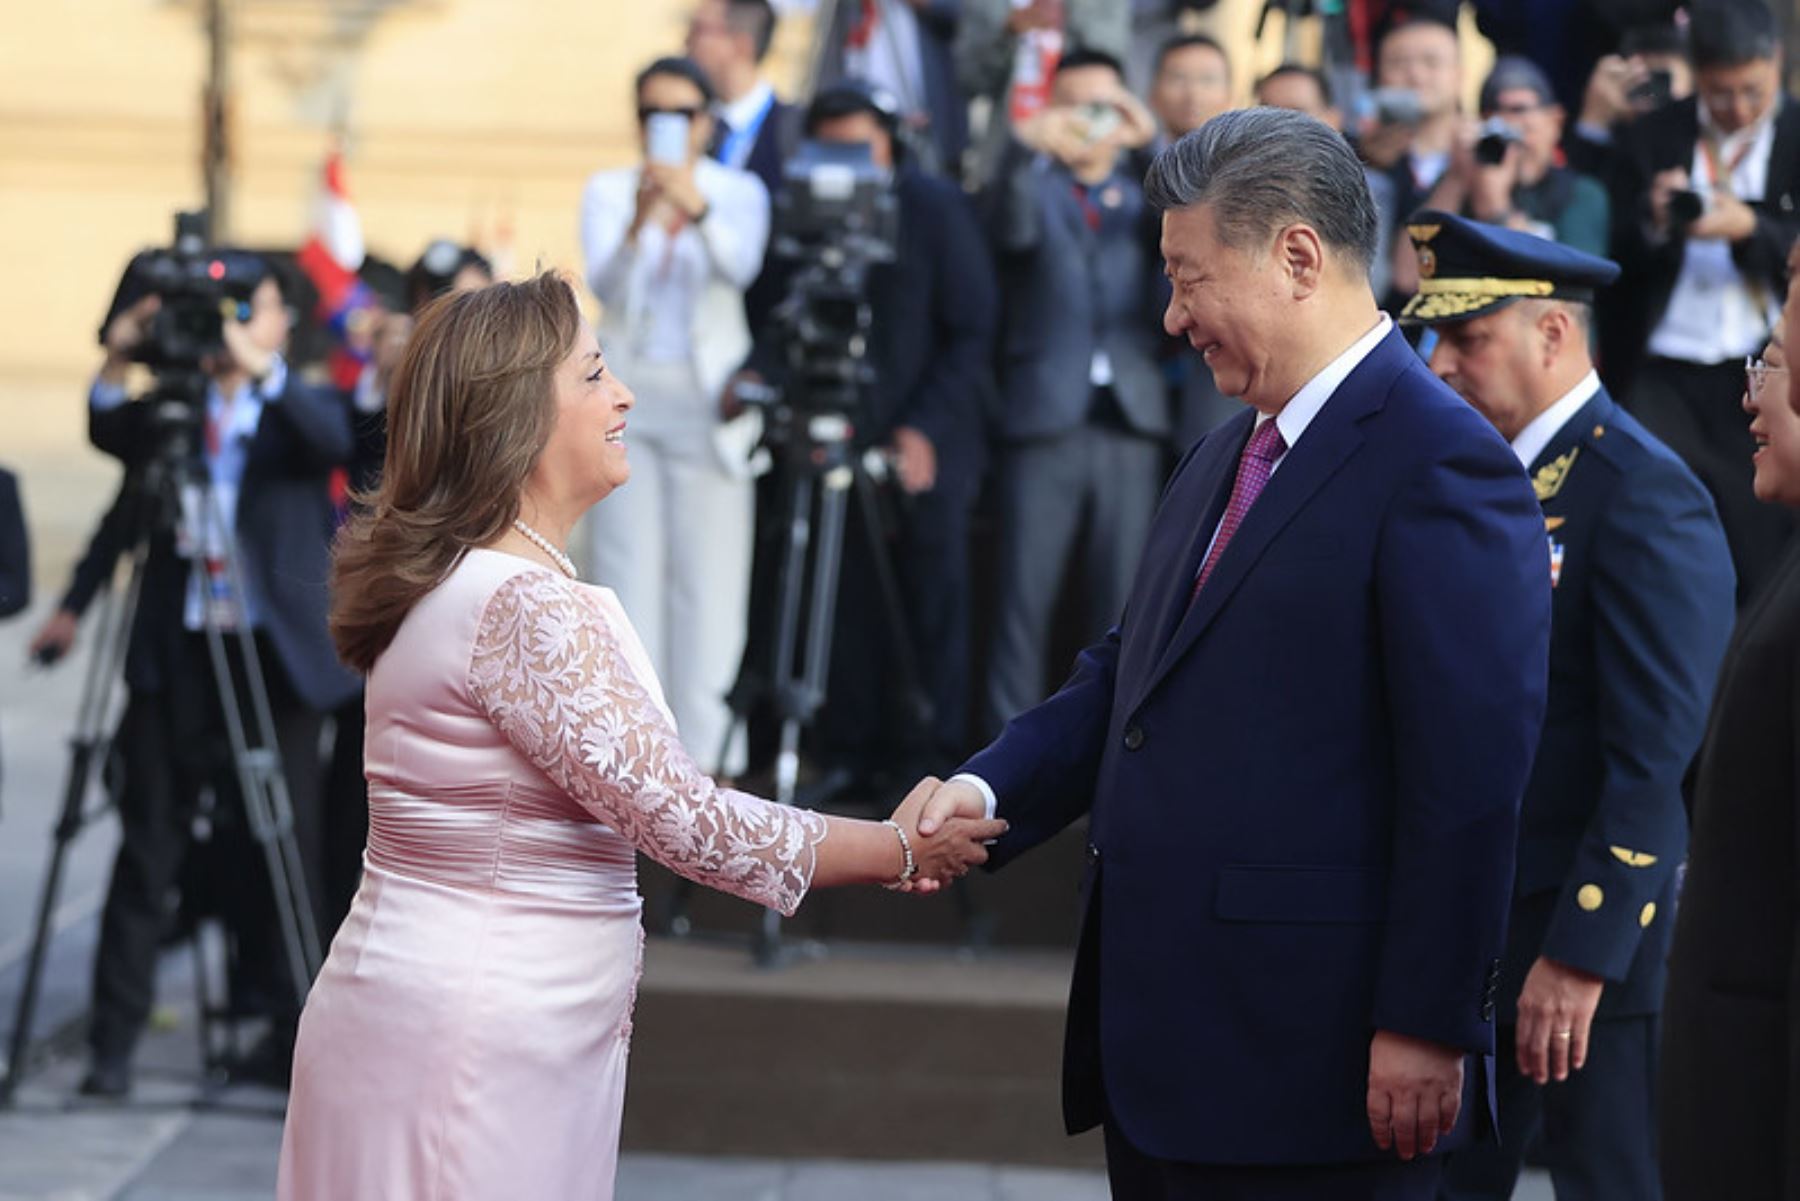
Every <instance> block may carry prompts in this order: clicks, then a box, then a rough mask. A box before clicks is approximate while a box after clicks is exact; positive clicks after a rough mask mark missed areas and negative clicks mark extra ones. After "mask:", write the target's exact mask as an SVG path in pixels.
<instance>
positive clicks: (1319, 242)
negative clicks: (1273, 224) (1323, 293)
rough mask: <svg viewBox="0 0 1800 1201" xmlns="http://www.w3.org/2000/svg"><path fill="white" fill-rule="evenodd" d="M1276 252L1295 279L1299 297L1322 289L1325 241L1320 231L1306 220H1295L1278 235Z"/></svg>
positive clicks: (1289, 274) (1289, 275) (1295, 288)
mask: <svg viewBox="0 0 1800 1201" xmlns="http://www.w3.org/2000/svg"><path fill="white" fill-rule="evenodd" d="M1275 254H1276V256H1277V258H1279V259H1280V261H1281V265H1282V266H1283V267H1284V268H1286V269H1287V273H1288V278H1289V279H1290V280H1292V281H1293V288H1294V298H1295V299H1296V300H1300V299H1304V298H1305V297H1308V296H1311V295H1312V294H1313V293H1314V292H1316V291H1318V290H1319V283H1320V281H1321V278H1322V277H1323V275H1324V274H1325V242H1324V240H1323V239H1321V238H1320V237H1319V231H1318V230H1316V229H1314V228H1313V227H1312V226H1310V225H1308V224H1306V223H1305V222H1304V221H1296V222H1294V223H1293V224H1292V225H1289V226H1286V227H1285V228H1283V229H1282V230H1281V232H1280V233H1278V234H1276V235H1275Z"/></svg>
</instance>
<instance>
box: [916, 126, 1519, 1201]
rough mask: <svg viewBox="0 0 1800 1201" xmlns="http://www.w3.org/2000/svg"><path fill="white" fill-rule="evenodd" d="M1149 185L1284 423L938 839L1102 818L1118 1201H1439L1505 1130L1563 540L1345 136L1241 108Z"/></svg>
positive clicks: (1201, 461)
mask: <svg viewBox="0 0 1800 1201" xmlns="http://www.w3.org/2000/svg"><path fill="white" fill-rule="evenodd" d="M1146 188H1147V192H1148V194H1149V197H1150V199H1151V201H1152V202H1153V203H1154V204H1155V205H1156V206H1157V207H1158V208H1160V209H1162V210H1163V242H1162V250H1163V256H1164V258H1165V260H1166V263H1167V270H1168V272H1169V274H1170V276H1171V278H1172V279H1173V281H1174V285H1175V296H1174V299H1173V301H1172V302H1171V303H1170V306H1169V310H1168V313H1167V317H1166V326H1167V328H1168V329H1170V330H1171V331H1180V332H1182V333H1184V334H1185V335H1186V336H1187V338H1188V340H1189V342H1190V343H1192V344H1193V345H1194V347H1195V348H1196V349H1197V350H1200V351H1201V353H1203V354H1204V355H1205V356H1206V359H1207V362H1208V363H1209V364H1210V365H1211V367H1212V369H1213V373H1214V374H1215V375H1216V376H1217V377H1218V379H1219V385H1220V387H1221V388H1222V389H1224V390H1225V391H1226V392H1228V393H1231V394H1234V395H1241V396H1243V397H1244V399H1245V400H1246V401H1247V402H1248V403H1249V405H1250V406H1251V407H1252V409H1253V411H1247V412H1245V413H1244V414H1243V415H1242V416H1240V417H1238V418H1234V419H1233V420H1232V421H1230V422H1228V423H1227V424H1225V425H1224V426H1222V427H1220V428H1219V429H1218V430H1216V431H1214V432H1213V433H1211V434H1209V435H1207V437H1206V438H1204V439H1202V440H1201V442H1200V443H1199V444H1198V445H1197V446H1195V447H1194V449H1193V450H1192V451H1190V452H1189V454H1188V455H1187V457H1186V458H1185V459H1184V460H1183V461H1182V463H1181V465H1180V466H1179V467H1178V468H1177V469H1176V474H1175V476H1174V478H1173V479H1172V480H1171V481H1170V483H1169V485H1168V488H1167V489H1166V491H1165V493H1164V499H1163V503H1162V508H1161V509H1160V511H1159V512H1158V514H1157V520H1156V524H1155V527H1154V528H1153V530H1152V531H1151V534H1150V540H1149V545H1148V547H1147V548H1146V550H1145V553H1144V556H1143V561H1142V564H1141V565H1140V567H1139V568H1138V572H1137V576H1136V579H1135V581H1134V583H1133V586H1132V591H1131V599H1130V602H1129V603H1128V605H1127V606H1126V611H1125V615H1124V617H1123V618H1122V619H1121V621H1120V622H1119V624H1118V625H1117V626H1115V627H1114V628H1113V630H1112V631H1111V632H1110V633H1109V634H1108V635H1107V636H1106V637H1105V638H1103V639H1102V640H1100V641H1099V642H1097V643H1095V644H1094V645H1093V646H1091V647H1089V648H1088V649H1087V650H1086V651H1085V652H1083V654H1082V655H1081V657H1080V659H1079V661H1078V662H1077V664H1076V667H1075V672H1074V674H1073V675H1072V676H1071V678H1070V679H1069V682H1068V683H1067V684H1065V685H1064V686H1063V688H1062V690H1061V691H1060V692H1058V693H1057V694H1056V695H1055V696H1053V697H1052V698H1050V699H1049V700H1048V701H1046V702H1044V703H1043V704H1041V705H1039V706H1037V707H1036V708H1034V709H1032V710H1030V711H1029V712H1027V713H1025V714H1023V715H1021V716H1020V717H1018V718H1016V719H1015V720H1014V721H1013V722H1012V723H1011V724H1010V725H1009V726H1008V727H1007V729H1006V731H1005V732H1004V733H1003V734H1002V735H1001V736H1000V737H999V739H997V740H996V741H995V742H994V743H993V744H992V745H991V746H989V747H988V748H987V749H986V750H984V751H982V752H981V753H979V754H977V755H976V756H975V757H974V758H973V759H971V760H970V761H969V762H968V763H967V764H966V765H965V766H964V768H963V770H962V772H960V773H959V774H958V775H957V776H956V777H953V778H952V780H951V781H950V782H949V783H948V784H946V785H943V786H938V787H937V788H936V791H935V794H934V795H933V796H932V797H931V799H930V801H929V802H928V809H927V812H926V819H925V820H924V821H922V822H921V826H920V829H921V832H924V831H925V830H926V828H927V827H933V828H935V823H936V820H937V819H938V818H940V817H943V816H946V815H948V814H950V813H954V812H964V811H967V812H973V813H979V812H981V811H982V810H983V809H984V808H986V807H987V805H988V804H994V805H996V806H997V810H998V812H999V813H1000V814H1001V815H1002V816H1004V817H1005V818H1006V819H1007V820H1008V821H1009V822H1010V823H1011V830H1010V832H1009V833H1008V834H1007V835H1005V836H1004V837H1002V838H1001V839H1000V840H999V842H998V843H997V844H996V845H995V846H994V848H993V860H992V862H993V863H994V864H996V865H999V864H1005V863H1007V862H1009V861H1011V860H1012V859H1014V858H1016V857H1017V856H1018V855H1020V854H1021V853H1023V852H1024V851H1026V850H1028V849H1029V848H1031V847H1032V846H1035V845H1036V844H1038V843H1040V842H1042V841H1044V840H1045V839H1046V838H1048V837H1050V836H1051V835H1052V834H1054V833H1055V832H1056V831H1058V830H1060V829H1061V828H1063V827H1064V826H1066V825H1068V824H1069V823H1070V822H1072V821H1074V820H1076V819H1077V818H1079V817H1081V816H1082V815H1084V814H1086V815H1089V817H1090V823H1091V824H1090V827H1089V847H1088V868H1087V873H1086V878H1085V880H1084V881H1083V890H1084V892H1085V906H1084V908H1085V918H1084V922H1083V928H1082V934H1081V941H1080V944H1079V949H1078V951H1077V959H1076V968H1075V979H1074V985H1073V989H1072V992H1071V995H1070V1002H1069V1031H1068V1042H1067V1051H1066V1056H1065V1061H1064V1113H1065V1116H1066V1118H1067V1121H1068V1125H1069V1128H1070V1129H1071V1130H1081V1129H1085V1128H1087V1127H1091V1126H1093V1125H1095V1124H1096V1123H1102V1124H1104V1126H1105V1128H1106V1136H1107V1160H1108V1168H1109V1172H1110V1173H1111V1175H1112V1178H1113V1188H1114V1195H1115V1196H1119V1197H1131V1198H1220V1197H1230V1198H1239V1197H1243V1198H1265V1197H1268V1198H1272V1197H1281V1198H1319V1199H1321V1201H1324V1199H1326V1198H1330V1199H1331V1201H1341V1199H1343V1198H1347V1197H1356V1198H1383V1199H1391V1198H1415V1197H1417V1198H1425V1197H1431V1196H1433V1195H1434V1194H1435V1191H1436V1188H1437V1184H1438V1175H1439V1172H1438V1168H1439V1164H1440V1163H1441V1159H1440V1158H1439V1157H1437V1156H1434V1155H1433V1154H1432V1153H1433V1152H1434V1151H1439V1150H1450V1149H1453V1148H1458V1147H1463V1146H1467V1145H1469V1144H1471V1143H1472V1142H1473V1141H1475V1140H1476V1138H1477V1137H1479V1136H1480V1135H1481V1134H1482V1133H1483V1132H1484V1130H1485V1129H1486V1127H1487V1124H1488V1122H1489V1120H1490V1117H1491V1112H1490V1108H1489V1103H1488V1102H1489V1098H1490V1092H1489V1086H1490V1083H1491V1079H1492V1077H1491V1072H1492V1060H1491V1056H1492V1053H1493V1039H1494V1026H1493V1018H1494V1012H1495V1001H1496V997H1495V984H1496V981H1497V979H1498V975H1499V968H1500V955H1501V950H1502V946H1503V942H1504V928H1505V921H1506V908H1507V898H1508V892H1509V888H1510V884H1511V880H1512V869H1513V854H1514V851H1513V848H1514V839H1515V835H1516V830H1517V817H1518V806H1519V798H1520V796H1521V794H1522V793H1523V791H1524V787H1525V779H1526V775H1527V772H1528V771H1529V769H1530V765H1531V759H1532V756H1533V754H1534V753H1535V751H1536V747H1537V739H1538V730H1539V727H1540V724H1541V722H1542V719H1543V714H1544V696H1545V687H1546V682H1545V681H1546V661H1547V653H1548V645H1549V637H1550V580H1549V574H1550V572H1549V562H1548V556H1547V554H1546V551H1545V545H1544V526H1543V514H1542V512H1541V510H1539V508H1538V505H1537V501H1536V500H1535V498H1534V497H1533V496H1532V492H1531V487H1530V485H1529V483H1528V481H1527V480H1526V477H1525V473H1524V472H1523V471H1522V470H1521V469H1520V467H1519V463H1518V460H1517V459H1516V458H1515V457H1514V456H1513V454H1512V452H1511V451H1510V450H1509V449H1508V448H1507V446H1506V444H1505V443H1504V442H1503V441H1502V440H1501V439H1500V438H1499V436H1498V435H1497V434H1495V433H1494V431H1493V429H1492V427H1490V426H1489V425H1488V424H1487V423H1486V422H1485V421H1483V420H1481V418H1480V417H1479V416H1478V415H1477V414H1475V413H1474V412H1473V411H1472V410H1470V409H1469V407H1468V406H1467V405H1466V404H1464V403H1463V402H1462V401H1460V400H1458V399H1457V397H1456V395H1455V393H1453V392H1451V391H1450V390H1449V389H1448V388H1446V387H1444V386H1443V384H1441V383H1440V382H1439V381H1437V380H1436V379H1435V378H1433V377H1432V375H1431V373H1430V372H1429V371H1427V370H1426V368H1425V365H1424V364H1423V363H1422V362H1420V361H1419V359H1418V357H1417V355H1415V354H1414V353H1413V352H1412V351H1411V350H1410V349H1409V348H1408V346H1407V345H1406V342H1405V340H1404V339H1403V338H1401V337H1400V335H1399V334H1398V332H1396V331H1395V330H1394V329H1393V327H1392V323H1391V322H1390V321H1389V320H1388V319H1387V318H1386V317H1384V316H1383V315H1382V314H1381V313H1380V311H1379V310H1378V309H1377V307H1376V303H1375V297H1374V294H1373V293H1372V291H1371V290H1370V287H1369V282H1368V272H1369V263H1370V260H1371V258H1372V257H1373V255H1374V247H1375V237H1376V230H1375V222H1376V217H1375V210H1374V205H1373V202H1372V201H1371V199H1370V196H1369V190H1368V187H1367V185H1366V184H1365V183H1364V182H1363V174H1362V168H1361V166H1360V164H1359V163H1358V162H1357V159H1356V156H1355V154H1354V153H1352V151H1351V150H1350V148H1349V146H1348V144H1347V143H1346V142H1345V141H1344V139H1343V138H1341V137H1340V136H1338V135H1337V134H1336V133H1335V132H1333V131H1332V130H1331V129H1330V128H1329V127H1327V126H1326V125H1324V124H1322V123H1320V122H1318V121H1316V120H1314V119H1313V118H1310V117H1306V116H1303V115H1301V114H1299V113H1293V112H1288V111H1285V110H1279V109H1266V108H1259V109H1249V110H1245V111H1242V112H1234V113H1226V114H1224V115H1223V116H1220V117H1217V118H1214V119H1213V120H1212V121H1210V122H1208V123H1207V124H1206V125H1205V126H1204V127H1203V128H1202V129H1201V130H1199V132H1197V133H1195V134H1192V135H1190V136H1189V137H1187V138H1185V139H1183V140H1182V141H1180V142H1178V143H1176V144H1175V145H1174V146H1173V147H1171V148H1170V149H1169V150H1168V151H1167V152H1166V153H1165V154H1164V155H1163V156H1162V157H1161V158H1159V159H1158V160H1157V163H1156V165H1155V167H1153V168H1152V170H1151V172H1150V176H1149V178H1148V180H1147V181H1146ZM927 786H930V785H929V782H928V785H927ZM984 792H985V793H986V794H987V795H986V796H984V795H983V793H984ZM1396 1153H1397V1154H1396Z"/></svg>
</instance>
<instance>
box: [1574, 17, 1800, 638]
mask: <svg viewBox="0 0 1800 1201" xmlns="http://www.w3.org/2000/svg"><path fill="white" fill-rule="evenodd" d="M1688 37H1689V45H1690V47H1691V53H1692V56H1693V65H1694V81H1695V98H1693V99H1689V100H1684V101H1682V102H1680V103H1678V104H1672V105H1670V106H1668V107H1667V108H1664V109H1660V110H1658V111H1656V112H1653V113H1650V114H1648V115H1646V116H1643V117H1640V118H1639V119H1638V120H1637V121H1635V122H1634V123H1632V124H1631V125H1629V126H1627V127H1626V128H1625V129H1624V130H1623V131H1622V133H1621V134H1620V137H1619V142H1618V154H1617V171H1616V173H1615V179H1614V190H1613V198H1612V200H1613V247H1614V249H1613V254H1612V258H1613V259H1615V260H1616V261H1617V262H1619V263H1620V264H1622V265H1623V266H1624V268H1625V274H1624V275H1623V276H1621V277H1620V280H1619V283H1618V284H1617V285H1616V286H1615V287H1614V288H1613V289H1612V291H1611V293H1610V294H1609V298H1608V303H1607V304H1606V305H1603V306H1602V309H1601V317H1602V319H1603V324H1602V326H1601V350H1602V352H1603V353H1602V367H1603V369H1604V370H1605V371H1606V373H1607V386H1608V387H1609V388H1610V389H1612V390H1613V391H1615V392H1618V393H1621V394H1623V395H1625V396H1627V397H1629V404H1630V407H1631V409H1632V412H1633V413H1634V414H1635V415H1636V416H1637V417H1638V418H1639V419H1640V420H1642V421H1643V422H1644V424H1645V425H1647V426H1649V427H1650V430H1651V432H1652V433H1654V434H1656V435H1657V436H1658V437H1659V438H1661V439H1662V440H1663V441H1664V442H1666V443H1668V445H1669V447H1670V448H1671V449H1673V450H1674V451H1675V452H1676V453H1677V454H1679V455H1680V456H1681V457H1682V458H1683V459H1684V460H1685V461H1686V462H1687V464H1688V466H1689V467H1691V468H1692V469H1693V470H1694V473H1695V474H1696V475H1698V476H1699V477H1700V479H1701V481H1702V482H1703V483H1705V484H1706V486H1707V489H1708V491H1710V492H1711V493H1712V495H1713V500H1714V502H1715V503H1716V504H1717V505H1718V507H1719V517H1720V519H1721V520H1722V521H1723V522H1724V525H1725V535H1726V538H1727V540H1728V541H1729V542H1730V544H1731V556H1732V560H1733V562H1734V564H1735V566H1736V568H1737V576H1738V604H1739V607H1740V608H1741V607H1742V606H1743V605H1744V603H1745V602H1746V601H1747V600H1748V599H1749V598H1750V597H1751V596H1752V595H1753V594H1754V593H1755V591H1756V590H1757V588H1758V587H1759V586H1760V585H1761V584H1762V583H1763V582H1764V581H1765V580H1766V579H1768V578H1769V576H1770V573H1771V571H1772V569H1773V568H1774V567H1775V565H1776V563H1777V560H1778V559H1779V558H1780V556H1781V552H1782V548H1783V546H1784V545H1785V543H1786V542H1787V540H1788V538H1789V536H1790V535H1791V533H1792V531H1793V528H1794V522H1793V518H1792V516H1791V515H1790V514H1789V513H1788V512H1787V511H1785V510H1783V509H1780V508H1777V507H1772V506H1766V505H1761V504H1758V503H1757V500H1756V497H1755V495H1754V494H1753V493H1752V491H1751V488H1750V482H1751V456H1752V455H1753V454H1754V453H1755V451H1756V444H1755V442H1754V441H1753V440H1752V438H1751V436H1750V434H1749V432H1748V430H1747V429H1746V428H1745V425H1744V418H1743V413H1742V412H1741V411H1740V409H1739V407H1738V401H1739V400H1740V399H1741V398H1742V396H1743V394H1744V363H1745V360H1746V358H1747V357H1748V356H1751V355H1755V354H1756V353H1758V352H1759V351H1760V350H1761V348H1762V346H1763V344H1764V342H1766V341H1767V340H1768V337H1769V331H1770V330H1771V329H1772V328H1773V326H1774V323H1775V319H1776V316H1775V315H1776V312H1777V311H1778V308H1779V306H1780V302H1781V297H1782V295H1783V293H1784V292H1785V290H1786V283H1787V270H1786V259H1787V252H1788V248H1789V247H1790V246H1792V245H1793V243H1794V238H1795V236H1796V235H1800V212H1796V207H1797V205H1800V107H1796V106H1795V105H1794V104H1793V102H1792V101H1791V100H1789V99H1788V98H1786V97H1785V96H1784V95H1783V91H1782V86H1781V46H1780V41H1779V38H1778V37H1777V33H1776V27H1775V16H1774V14H1773V13H1772V12H1770V10H1769V8H1768V6H1767V4H1766V3H1765V2H1764V0H1704V2H1703V3H1698V4H1696V5H1694V7H1693V9H1692V19H1691V21H1690V22H1689V26H1688Z"/></svg>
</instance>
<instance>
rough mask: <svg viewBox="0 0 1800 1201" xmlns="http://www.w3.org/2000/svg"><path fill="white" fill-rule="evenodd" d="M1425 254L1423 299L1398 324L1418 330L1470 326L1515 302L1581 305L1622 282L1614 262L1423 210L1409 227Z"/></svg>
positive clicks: (1410, 306) (1420, 296) (1412, 303)
mask: <svg viewBox="0 0 1800 1201" xmlns="http://www.w3.org/2000/svg"><path fill="white" fill-rule="evenodd" d="M1406 232H1407V233H1408V234H1409V235H1411V237H1412V241H1413V248H1414V249H1415V250H1417V251H1418V253H1419V294H1418V295H1417V296H1414V297H1413V298H1412V299H1411V300H1409V301H1407V302H1406V308H1405V309H1404V310H1403V311H1402V312H1401V314H1400V319H1401V320H1402V321H1404V322H1407V323H1408V324H1413V325H1431V324H1434V323H1436V322H1439V321H1466V320H1468V319H1469V318H1471V317H1479V316H1481V315H1482V314H1484V313H1491V312H1493V311H1494V310H1496V309H1499V308H1502V307H1504V306H1506V305H1509V304H1511V303H1512V302H1513V301H1515V300H1528V299H1533V298H1536V299H1539V300H1575V301H1580V302H1582V303H1583V304H1592V303H1593V301H1594V293H1595V292H1597V291H1599V290H1600V289H1601V288H1604V287H1606V285H1608V284H1610V283H1612V282H1613V280H1615V279H1617V278H1618V277H1619V265H1618V264H1617V263H1615V262H1613V261H1612V260H1611V259H1603V258H1600V257H1598V256H1596V255H1592V254H1586V253H1584V252H1582V251H1580V250H1576V249H1574V248H1573V247H1569V246H1563V245H1560V244H1559V243H1556V242H1552V241H1549V240H1548V239H1546V238H1540V237H1538V236H1537V235H1536V234H1528V233H1523V232H1521V231H1519V230H1516V229H1508V228H1507V227H1506V226H1504V225H1488V224H1486V223H1485V222H1481V221H1471V220H1469V219H1468V218H1467V217H1459V216H1457V215H1456V214H1454V213H1446V212H1440V211H1439V210H1437V209H1421V210H1420V211H1419V212H1417V213H1414V214H1413V216H1412V219H1411V220H1409V221H1408V222H1407V223H1406Z"/></svg>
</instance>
